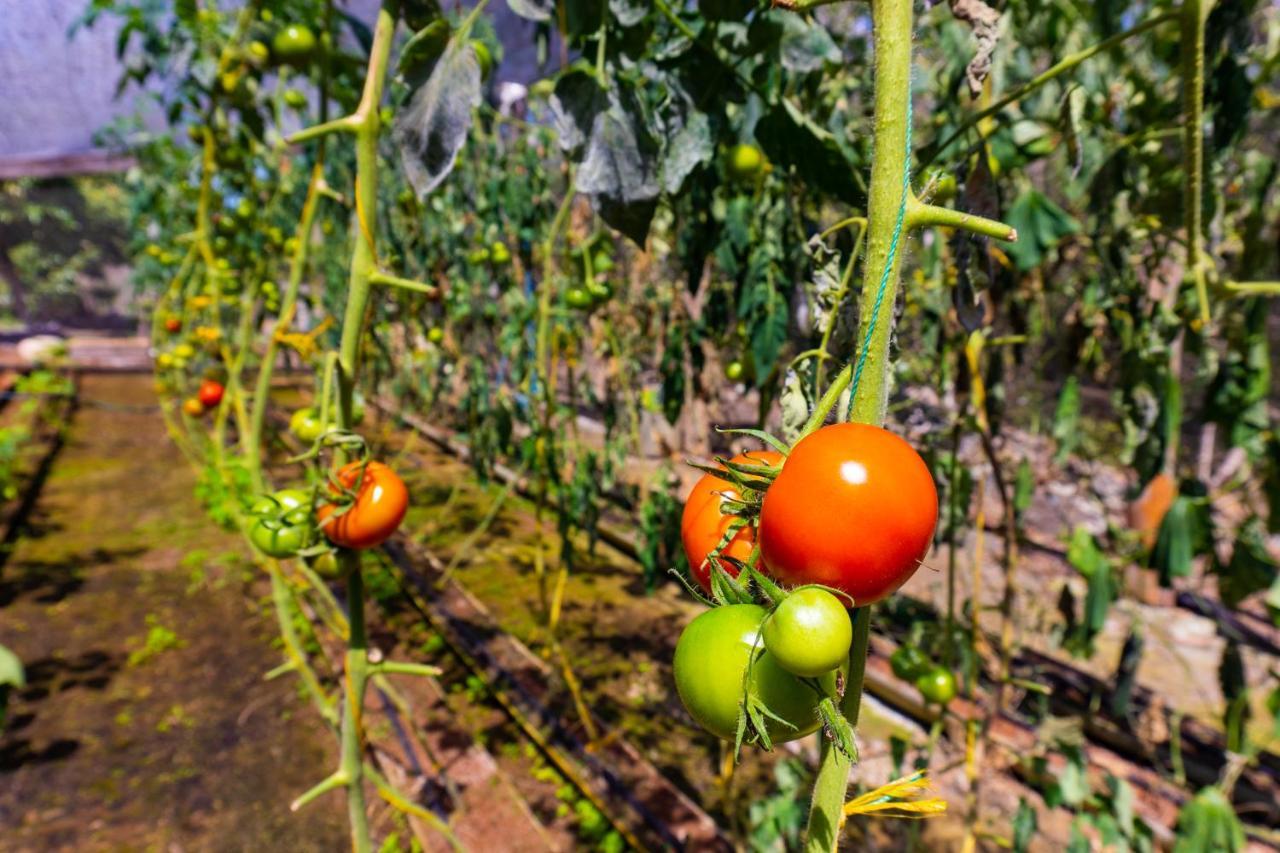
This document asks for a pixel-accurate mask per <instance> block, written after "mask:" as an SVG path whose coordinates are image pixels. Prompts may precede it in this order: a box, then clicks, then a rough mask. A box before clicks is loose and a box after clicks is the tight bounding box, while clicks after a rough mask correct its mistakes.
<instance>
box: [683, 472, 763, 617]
mask: <svg viewBox="0 0 1280 853" xmlns="http://www.w3.org/2000/svg"><path fill="white" fill-rule="evenodd" d="M784 458H785V457H783V455H782V454H781V453H778V452H777V451H776V450H751V451H748V452H747V453H739V454H738V455H737V456H734V457H733V458H732V459H730V460H729V461H730V462H734V463H739V464H748V463H756V464H759V465H769V466H777V465H780V464H782V460H783V459H784ZM738 497H741V496H740V495H739V494H738V491H737V489H736V488H735V487H734V484H733V483H732V482H730V481H729V480H726V479H723V478H721V477H716V476H714V475H712V474H703V475H702V477H701V478H700V479H699V480H698V482H697V483H695V484H694V486H693V489H692V490H691V491H690V492H689V497H688V498H686V499H685V502H684V511H683V512H682V513H681V516H680V541H681V543H682V544H683V545H684V555H685V558H686V559H687V560H688V561H689V573H690V574H691V575H692V576H693V579H694V580H696V581H697V582H698V585H699V586H701V587H702V589H703V590H704V591H706V592H707V593H710V592H711V562H710V560H709V559H708V557H709V556H710V554H711V552H712V551H714V550H715V548H716V546H717V545H719V544H720V542H721V540H722V539H724V536H725V534H726V533H728V532H729V525H730V524H732V523H733V519H732V517H731V516H728V515H725V514H724V513H723V512H721V505H722V504H723V503H724V501H725V500H726V499H727V498H738ZM754 546H755V532H754V531H753V530H752V528H751V527H750V525H748V526H745V527H743V528H742V529H741V530H739V531H738V532H737V533H736V534H734V536H733V538H732V539H731V540H729V543H728V544H727V545H725V547H724V548H723V549H721V551H720V553H721V554H722V555H724V556H727V557H732V558H733V559H735V560H740V561H742V562H746V560H747V559H748V558H749V557H750V556H751V550H752V548H753V547H754ZM721 565H722V566H723V567H724V569H725V571H727V572H728V573H729V574H730V575H733V576H735V577H736V576H737V574H738V573H737V571H736V570H735V569H734V567H733V566H732V565H731V564H729V563H727V562H722V563H721Z"/></svg>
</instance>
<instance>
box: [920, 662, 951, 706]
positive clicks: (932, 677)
mask: <svg viewBox="0 0 1280 853" xmlns="http://www.w3.org/2000/svg"><path fill="white" fill-rule="evenodd" d="M916 689H917V690H919V691H920V693H921V695H922V696H924V698H925V701H928V702H933V703H934V704H936V705H945V704H947V703H948V702H950V701H951V700H952V699H954V698H956V677H955V676H954V675H952V674H951V670H949V669H947V668H946V667H944V666H935V667H932V668H931V669H929V670H928V671H926V672H925V673H924V674H923V675H921V676H919V677H918V678H916Z"/></svg>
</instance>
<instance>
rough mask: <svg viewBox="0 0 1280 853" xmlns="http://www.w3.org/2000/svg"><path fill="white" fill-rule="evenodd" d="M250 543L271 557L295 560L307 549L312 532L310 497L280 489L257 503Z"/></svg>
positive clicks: (254, 505) (296, 490)
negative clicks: (295, 557) (293, 558)
mask: <svg viewBox="0 0 1280 853" xmlns="http://www.w3.org/2000/svg"><path fill="white" fill-rule="evenodd" d="M249 514H250V515H252V516H254V517H255V519H256V520H255V521H254V522H253V524H252V526H250V528H249V541H250V542H252V543H253V546H254V547H255V548H257V549H258V550H259V551H261V552H262V553H264V554H266V555H267V556H268V557H275V558H276V559H283V558H285V557H292V556H293V555H294V554H297V553H298V551H300V550H302V548H304V547H306V544H307V538H308V536H309V534H310V530H311V496H310V495H309V494H308V493H307V492H305V491H303V490H302V489H281V490H280V491H278V492H276V493H275V494H272V495H264V496H263V497H261V498H259V499H258V500H257V501H256V502H254V504H253V506H252V507H251V508H250V509H249Z"/></svg>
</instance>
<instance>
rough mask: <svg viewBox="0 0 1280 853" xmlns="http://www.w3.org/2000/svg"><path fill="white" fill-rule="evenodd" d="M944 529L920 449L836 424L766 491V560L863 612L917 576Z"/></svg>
mask: <svg viewBox="0 0 1280 853" xmlns="http://www.w3.org/2000/svg"><path fill="white" fill-rule="evenodd" d="M937 522H938V491H937V487H936V486H935V485H934V482H933V476H932V475H931V474H930V473H929V468H928V466H926V465H925V464H924V460H923V459H921V458H920V454H918V453H916V452H915V450H914V449H913V448H912V447H911V445H909V444H907V443H906V442H905V441H903V440H902V439H901V438H899V437H898V436H896V435H894V434H893V433H891V432H889V431H887V430H883V429H881V428H880V427H876V426H869V425H867V424H833V425H831V426H826V427H823V428H822V429H820V430H818V431H817V432H815V433H813V434H812V435H810V436H808V437H807V438H804V439H803V440H801V441H800V442H799V443H798V444H796V446H795V447H794V448H793V449H792V451H791V453H790V455H788V456H787V461H786V462H785V463H784V464H783V466H782V473H781V474H779V475H778V478H777V479H776V480H774V481H773V485H772V486H770V487H769V490H768V491H767V492H765V495H764V503H763V505H762V506H761V508H760V554H761V557H762V558H763V561H764V564H765V566H766V567H767V568H768V570H769V573H770V574H772V575H773V576H774V577H776V578H778V580H780V581H782V582H783V583H787V584H791V585H795V586H799V585H802V584H822V585H823V586H829V587H832V588H834V589H838V590H841V591H843V592H845V593H848V594H849V595H850V596H851V597H852V598H853V600H854V601H855V602H856V603H857V605H858V606H862V605H865V604H871V603H872V602H876V601H879V600H880V599H882V598H884V597H885V596H887V595H889V594H890V593H892V592H894V591H895V590H896V589H897V588H898V587H900V586H902V585H903V584H904V583H906V581H907V578H909V577H911V576H912V575H913V574H915V571H916V569H917V568H918V567H919V565H920V560H921V559H922V558H923V557H924V555H925V554H926V553H927V552H928V550H929V545H930V543H931V542H932V541H933V529H934V526H935V525H936V524H937Z"/></svg>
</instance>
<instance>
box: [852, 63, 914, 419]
mask: <svg viewBox="0 0 1280 853" xmlns="http://www.w3.org/2000/svg"><path fill="white" fill-rule="evenodd" d="M911 114H912V104H911V83H910V78H908V82H907V153H906V156H905V157H904V158H903V161H902V202H901V203H900V204H899V205H898V221H897V222H895V223H894V226H893V239H892V240H890V241H889V255H888V257H886V258H885V261H884V272H883V273H882V274H881V275H880V288H879V290H877V291H876V302H875V307H873V308H872V309H871V319H870V321H869V322H868V323H867V336H866V337H865V338H864V339H863V341H862V352H861V353H860V354H859V355H858V363H857V365H856V366H855V367H854V370H853V383H852V384H851V385H850V386H849V406H848V408H847V409H846V410H845V413H844V419H845V420H846V421H847V420H849V418H850V417H852V416H853V401H854V398H856V397H857V396H858V383H859V382H861V381H862V368H863V367H865V366H866V363H867V353H868V352H869V351H870V350H871V336H872V335H874V334H875V332H876V320H877V319H878V318H879V317H880V306H881V305H882V304H884V294H885V291H887V290H888V289H889V273H890V272H891V271H892V270H893V261H894V258H896V257H897V255H898V241H899V240H900V239H901V238H902V222H903V220H904V219H906V215H907V194H908V193H910V192H911Z"/></svg>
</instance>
